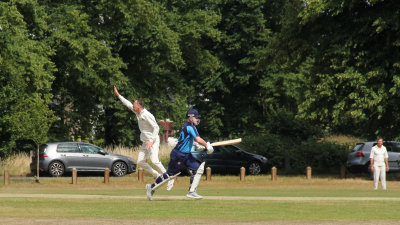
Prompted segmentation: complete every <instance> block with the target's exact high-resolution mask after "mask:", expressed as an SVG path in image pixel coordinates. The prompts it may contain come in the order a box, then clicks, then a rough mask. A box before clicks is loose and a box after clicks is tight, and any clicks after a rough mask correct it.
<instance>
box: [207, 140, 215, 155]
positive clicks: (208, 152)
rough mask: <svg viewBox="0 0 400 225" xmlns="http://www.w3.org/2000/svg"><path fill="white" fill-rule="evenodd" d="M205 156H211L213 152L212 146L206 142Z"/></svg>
mask: <svg viewBox="0 0 400 225" xmlns="http://www.w3.org/2000/svg"><path fill="white" fill-rule="evenodd" d="M206 148H207V154H211V153H213V152H214V148H213V146H211V144H210V142H207V147H206Z"/></svg>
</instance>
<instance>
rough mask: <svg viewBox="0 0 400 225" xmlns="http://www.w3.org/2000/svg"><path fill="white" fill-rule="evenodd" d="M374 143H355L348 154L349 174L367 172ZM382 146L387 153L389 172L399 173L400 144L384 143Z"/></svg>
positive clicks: (393, 142)
mask: <svg viewBox="0 0 400 225" xmlns="http://www.w3.org/2000/svg"><path fill="white" fill-rule="evenodd" d="M375 145H376V141H368V142H361V143H357V144H356V146H355V147H354V149H353V150H352V151H351V152H350V153H349V154H348V157H347V163H346V164H347V169H348V170H349V171H350V172H369V171H370V168H369V167H370V161H369V156H370V154H371V148H372V147H373V146H375ZM383 146H385V147H386V150H387V152H388V156H389V158H388V162H389V172H400V142H397V141H385V142H383Z"/></svg>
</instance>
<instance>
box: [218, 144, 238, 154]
mask: <svg viewBox="0 0 400 225" xmlns="http://www.w3.org/2000/svg"><path fill="white" fill-rule="evenodd" d="M236 150H237V148H236V147H234V146H232V145H225V146H220V147H219V151H220V152H225V153H232V152H235V151H236Z"/></svg>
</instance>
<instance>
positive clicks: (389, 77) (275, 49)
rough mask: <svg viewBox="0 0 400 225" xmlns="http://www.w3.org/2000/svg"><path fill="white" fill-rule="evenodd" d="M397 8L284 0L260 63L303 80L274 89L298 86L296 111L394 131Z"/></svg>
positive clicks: (339, 128) (376, 131)
mask: <svg viewBox="0 0 400 225" xmlns="http://www.w3.org/2000/svg"><path fill="white" fill-rule="evenodd" d="M398 9H399V8H398V3H395V2H387V1H386V2H384V1H344V2H338V1H310V2H307V4H304V1H292V2H288V3H287V5H286V6H285V11H284V12H285V14H284V16H283V17H282V20H281V24H282V27H281V30H280V32H277V33H275V34H274V37H273V38H272V42H271V45H270V46H268V48H266V50H267V51H266V52H265V54H264V56H263V57H264V59H263V65H264V66H263V68H268V69H276V68H277V70H278V71H287V72H288V73H289V74H294V77H296V78H297V80H299V81H300V87H301V89H300V91H299V90H298V86H297V85H296V86H294V87H293V88H291V90H290V91H285V92H283V93H284V95H279V96H288V94H287V93H288V92H289V93H297V97H296V98H295V100H296V101H295V102H296V103H297V105H298V113H297V116H298V118H301V119H305V120H309V121H311V122H312V123H316V124H321V125H323V126H325V127H326V128H330V129H332V130H333V131H334V132H343V133H345V132H346V133H351V134H354V135H358V136H365V137H369V138H375V137H376V135H381V136H385V137H386V138H393V137H397V136H398V135H397V134H398V133H399V131H400V130H398V127H397V126H395V125H394V124H396V123H397V120H398V118H397V114H396V113H397V112H398V107H397V106H396V105H397V104H396V103H395V102H397V101H398V93H397V91H396V90H397V89H398V88H397V80H398V79H397V75H396V74H398V72H399V71H398V64H399V63H398V59H399V57H398V51H395V50H394V49H398V46H399V45H398V38H397V33H398V32H399V31H398V29H397V28H395V27H399V26H398V25H399V19H398V16H393V15H398ZM274 55H275V56H276V57H275V59H274V60H272V63H269V62H268V61H267V60H269V59H271V58H272V57H273V56H274ZM291 77H292V76H290V77H289V78H284V79H283V80H288V79H291ZM268 81H269V80H268ZM268 81H267V84H268ZM289 81H290V80H289ZM283 83H284V82H283ZM267 87H271V85H269V86H267ZM296 90H297V91H296ZM276 92H278V93H282V91H275V93H276ZM289 96H293V95H289ZM265 99H266V100H267V101H266V103H269V102H271V100H270V98H265ZM274 99H276V98H273V100H274ZM278 103H279V104H282V101H280V99H279V98H278Z"/></svg>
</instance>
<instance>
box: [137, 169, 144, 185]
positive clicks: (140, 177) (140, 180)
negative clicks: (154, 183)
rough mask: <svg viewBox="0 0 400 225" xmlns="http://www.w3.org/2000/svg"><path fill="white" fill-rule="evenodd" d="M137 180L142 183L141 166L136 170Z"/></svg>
mask: <svg viewBox="0 0 400 225" xmlns="http://www.w3.org/2000/svg"><path fill="white" fill-rule="evenodd" d="M138 180H139V183H143V168H139V170H138Z"/></svg>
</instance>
